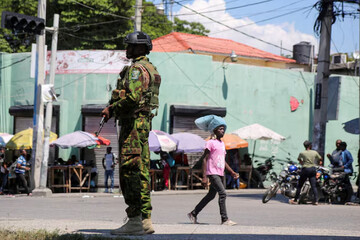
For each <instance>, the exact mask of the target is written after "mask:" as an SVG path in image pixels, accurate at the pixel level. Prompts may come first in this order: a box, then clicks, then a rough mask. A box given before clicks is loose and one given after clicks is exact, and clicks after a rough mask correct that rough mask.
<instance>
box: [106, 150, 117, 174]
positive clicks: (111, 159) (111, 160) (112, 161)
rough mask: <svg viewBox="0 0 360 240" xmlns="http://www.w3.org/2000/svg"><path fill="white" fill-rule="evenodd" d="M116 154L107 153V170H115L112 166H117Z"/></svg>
mask: <svg viewBox="0 0 360 240" xmlns="http://www.w3.org/2000/svg"><path fill="white" fill-rule="evenodd" d="M115 158H116V156H115V154H113V153H106V154H105V170H114V169H113V168H112V165H113V164H115Z"/></svg>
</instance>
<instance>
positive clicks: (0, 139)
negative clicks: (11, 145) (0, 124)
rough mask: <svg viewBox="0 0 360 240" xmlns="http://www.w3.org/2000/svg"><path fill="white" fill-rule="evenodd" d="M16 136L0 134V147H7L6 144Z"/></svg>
mask: <svg viewBox="0 0 360 240" xmlns="http://www.w3.org/2000/svg"><path fill="white" fill-rule="evenodd" d="M13 136H14V135H12V134H8V133H0V147H5V145H6V143H7V142H9V141H10V139H11V138H12V137H13Z"/></svg>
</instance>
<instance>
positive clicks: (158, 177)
mask: <svg viewBox="0 0 360 240" xmlns="http://www.w3.org/2000/svg"><path fill="white" fill-rule="evenodd" d="M149 175H150V182H151V183H150V184H151V190H154V191H156V190H157V183H158V182H160V183H161V184H164V185H165V183H164V175H163V170H162V169H150V170H149ZM168 181H169V187H168V189H170V187H171V186H170V185H171V183H170V175H169V179H168Z"/></svg>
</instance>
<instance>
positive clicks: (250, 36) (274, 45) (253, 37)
mask: <svg viewBox="0 0 360 240" xmlns="http://www.w3.org/2000/svg"><path fill="white" fill-rule="evenodd" d="M175 3H176V4H178V5H180V6H182V7H184V8H186V9H189V10H190V11H192V12H194V13H197V14H198V15H200V16H202V17H205V18H207V19H209V20H211V21H213V22H215V23H218V24H220V25H222V26H225V27H227V28H229V29H232V30H234V31H236V32H238V33H241V34H243V35H245V36H247V37H249V38H252V39H255V40H258V41H260V42H263V43H266V44H268V45H271V46H273V47H276V48H279V49H282V50H285V51H288V52H291V53H293V51H292V50H289V49H286V48H284V47H281V46H278V45H276V44H274V43H271V42H268V41H265V40H263V39H260V38H258V37H255V36H252V35H250V34H248V33H245V32H243V31H240V30H238V29H235V28H233V27H230V26H229V25H227V24H224V23H222V22H219V21H217V20H215V19H213V18H210V17H208V16H206V15H204V14H202V13H198V12H197V11H195V10H194V9H192V8H189V7H187V6H185V5H183V4H181V3H179V2H177V1H175Z"/></svg>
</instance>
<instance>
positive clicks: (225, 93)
mask: <svg viewBox="0 0 360 240" xmlns="http://www.w3.org/2000/svg"><path fill="white" fill-rule="evenodd" d="M28 56H29V54H3V55H1V64H2V66H3V67H4V66H7V65H9V63H10V64H11V63H14V62H16V61H19V60H21V59H24V58H26V57H28ZM149 57H150V60H151V61H152V62H153V63H154V65H155V66H157V68H158V70H159V72H160V74H161V77H162V84H161V88H160V92H161V93H160V108H159V113H158V116H157V117H156V118H154V120H153V128H154V129H161V130H164V131H168V130H169V129H168V128H169V108H170V106H171V105H173V104H179V105H195V106H199V105H200V106H216V107H226V109H227V114H226V117H225V120H226V121H227V124H228V129H227V132H229V133H230V132H232V131H234V130H236V129H238V128H241V127H244V126H246V125H249V124H252V123H259V124H262V125H264V126H266V127H268V128H270V129H272V130H274V131H276V132H278V133H279V134H281V135H283V136H285V137H286V140H285V141H283V142H281V143H273V142H271V141H257V143H256V149H255V153H256V155H257V157H256V158H259V159H263V158H267V157H270V156H271V155H275V156H276V158H278V159H285V158H286V157H287V156H288V153H290V157H291V158H292V159H293V160H296V158H297V155H298V153H299V152H300V151H302V150H303V146H302V143H303V141H304V140H306V139H311V132H312V126H311V122H312V112H313V110H312V109H313V102H314V100H313V98H314V83H313V82H314V78H315V74H313V73H305V72H298V71H292V70H281V69H274V68H265V67H255V66H248V65H241V64H231V63H230V64H228V63H226V64H225V66H224V67H225V68H223V66H222V63H221V62H213V61H212V58H211V57H210V56H204V55H194V54H178V53H151V54H150V56H149ZM29 65H30V60H29V59H25V60H24V61H22V62H19V63H17V64H14V65H13V66H11V67H8V68H5V69H1V70H0V71H1V72H0V73H1V74H0V76H1V85H0V87H1V89H0V90H1V93H2V96H1V101H2V103H1V105H0V106H2V108H1V121H2V122H1V124H0V127H1V129H0V132H12V118H11V117H10V115H9V114H8V110H7V109H8V106H11V105H24V104H33V98H34V97H33V96H34V79H31V78H30V77H29V71H30V70H29ZM116 79H117V74H63V75H56V78H55V89H56V92H57V93H59V94H60V97H59V101H58V102H57V103H56V104H60V105H61V107H60V135H63V134H66V133H69V132H72V131H74V130H79V129H81V112H80V110H81V105H83V104H104V103H106V102H107V100H108V99H109V98H110V93H111V90H109V88H108V87H107V85H108V84H110V85H111V86H112V88H114V87H115V83H116ZM4 84H5V85H4ZM8 91H9V92H10V94H4V92H8ZM290 96H293V97H295V98H297V99H298V100H299V102H300V106H299V108H298V109H297V110H296V111H294V112H291V110H290V103H289V101H290ZM358 99H359V79H358V78H355V77H350V76H341V88H340V106H339V119H338V120H336V121H329V122H328V124H327V132H326V149H325V152H326V153H328V152H331V151H332V150H333V149H334V147H335V140H336V139H338V138H340V139H342V140H344V141H346V142H347V143H348V149H349V150H350V151H351V153H352V154H353V156H354V158H355V161H356V156H357V150H358V147H359V135H354V134H350V133H347V132H345V131H344V129H343V124H342V123H344V122H346V121H349V120H352V119H354V118H357V117H359V100H358ZM6 101H7V102H8V103H9V104H5V107H3V105H4V104H3V103H4V102H6ZM253 146H254V142H253V141H249V152H250V153H252V151H253ZM61 154H65V155H66V154H69V152H66V151H65V152H64V153H61ZM66 157H67V156H65V157H64V158H66ZM354 166H355V164H354ZM278 167H279V166H278Z"/></svg>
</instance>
